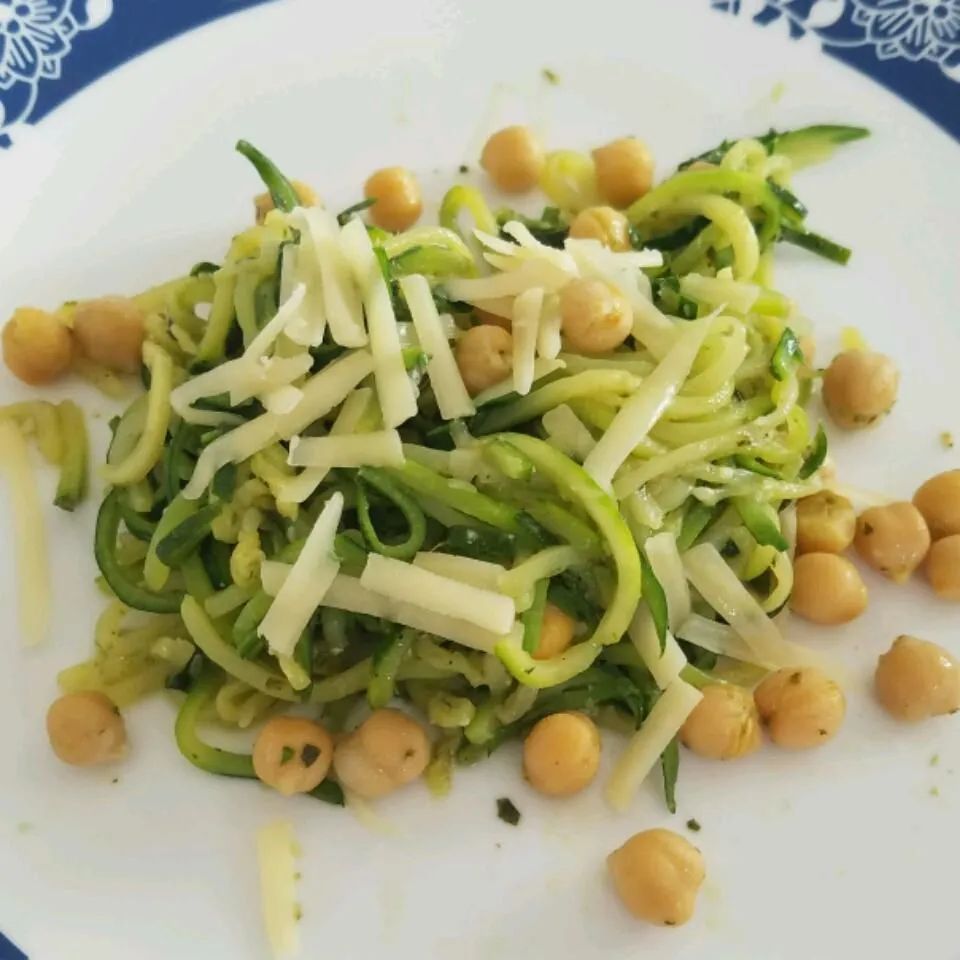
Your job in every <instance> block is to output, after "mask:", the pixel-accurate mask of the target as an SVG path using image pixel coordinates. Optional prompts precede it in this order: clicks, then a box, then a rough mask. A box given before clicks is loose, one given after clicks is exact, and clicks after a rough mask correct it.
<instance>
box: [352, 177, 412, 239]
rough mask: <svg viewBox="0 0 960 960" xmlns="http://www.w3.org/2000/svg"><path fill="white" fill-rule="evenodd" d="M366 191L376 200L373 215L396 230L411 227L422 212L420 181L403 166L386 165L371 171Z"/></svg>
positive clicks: (371, 215) (381, 222) (376, 221)
mask: <svg viewBox="0 0 960 960" xmlns="http://www.w3.org/2000/svg"><path fill="white" fill-rule="evenodd" d="M363 195H364V196H365V197H366V198H367V199H368V200H376V203H375V204H374V205H373V206H372V207H371V208H370V219H371V220H372V221H373V222H374V223H375V224H376V225H377V226H378V227H383V229H384V230H390V231H392V232H394V233H399V232H400V231H401V230H406V229H407V228H408V227H412V226H413V225H414V224H415V223H416V222H417V220H419V219H420V214H421V213H422V212H423V198H422V197H421V195H420V184H419V183H417V178H416V177H415V176H414V175H413V174H412V173H411V172H410V171H409V170H407V169H406V168H404V167H385V168H384V169H383V170H378V171H377V172H376V173H374V174H372V175H371V176H370V177H369V178H368V180H367V182H366V183H365V184H364V185H363Z"/></svg>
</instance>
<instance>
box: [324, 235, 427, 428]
mask: <svg viewBox="0 0 960 960" xmlns="http://www.w3.org/2000/svg"><path fill="white" fill-rule="evenodd" d="M340 243H341V248H342V249H343V252H344V255H345V256H346V258H347V261H348V262H349V264H350V267H351V269H352V270H353V275H354V278H355V279H356V281H357V283H358V285H359V287H360V290H361V294H362V298H363V305H364V309H365V310H366V314H367V330H368V332H369V335H370V350H371V352H372V353H373V370H374V378H375V380H376V383H377V398H378V399H379V401H380V409H381V411H382V413H383V424H384V426H386V427H398V426H400V424H401V423H404V422H405V421H407V420H409V419H410V418H411V417H414V416H416V413H417V398H416V395H415V394H414V391H413V385H412V384H411V383H410V379H409V378H408V377H407V370H406V367H405V366H404V363H403V353H402V351H401V348H400V335H399V332H398V331H397V318H396V315H395V314H394V312H393V305H392V303H391V302H390V291H389V290H388V289H387V284H386V281H385V280H384V278H383V273H382V272H381V270H380V264H379V263H378V261H377V257H376V254H375V253H374V251H373V244H372V243H371V242H370V237H369V235H368V234H367V228H366V226H365V225H364V223H363V221H362V220H360V219H359V218H354V219H353V220H351V221H350V222H349V223H348V224H347V225H346V226H345V227H344V228H343V229H342V230H341V231H340Z"/></svg>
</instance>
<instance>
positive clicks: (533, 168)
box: [480, 126, 546, 193]
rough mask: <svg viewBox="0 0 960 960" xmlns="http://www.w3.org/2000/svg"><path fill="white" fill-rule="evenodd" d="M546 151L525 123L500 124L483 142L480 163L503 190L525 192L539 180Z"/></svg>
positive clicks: (505, 191)
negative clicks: (502, 127) (503, 125)
mask: <svg viewBox="0 0 960 960" xmlns="http://www.w3.org/2000/svg"><path fill="white" fill-rule="evenodd" d="M545 163H546V155H545V154H544V151H543V145H542V144H541V143H540V141H539V140H538V139H537V138H536V136H534V134H533V131H532V130H530V128H529V127H520V126H515V127H504V129H503V130H498V131H497V132H496V133H495V134H493V135H492V136H491V137H490V138H489V139H488V140H487V142H486V143H485V144H484V145H483V151H482V153H481V154H480V166H481V167H483V169H484V170H486V171H487V173H488V174H489V175H490V179H491V180H492V181H493V182H494V184H495V185H496V186H497V188H498V189H500V190H502V191H503V192H504V193H525V192H526V191H527V190H532V189H533V188H534V187H535V186H536V185H537V182H538V181H539V180H540V174H541V173H543V167H544V164H545Z"/></svg>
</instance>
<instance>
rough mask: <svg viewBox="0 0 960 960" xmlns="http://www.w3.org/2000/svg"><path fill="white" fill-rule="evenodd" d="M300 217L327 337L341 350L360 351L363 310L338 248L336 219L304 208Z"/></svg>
mask: <svg viewBox="0 0 960 960" xmlns="http://www.w3.org/2000/svg"><path fill="white" fill-rule="evenodd" d="M301 213H302V219H303V222H304V223H305V224H306V226H307V228H308V230H309V233H310V240H311V243H312V252H313V255H314V256H315V257H316V260H317V266H318V269H319V273H320V279H321V285H322V290H323V304H324V309H325V311H326V315H327V324H328V326H329V328H330V336H331V337H332V338H333V340H334V342H335V343H339V344H340V345H341V346H343V347H362V346H364V345H365V344H366V343H367V331H366V330H365V329H364V325H363V306H362V304H361V302H360V295H359V293H358V291H357V288H356V285H355V283H354V279H353V275H352V274H351V272H350V265H349V264H348V263H347V259H346V257H345V256H344V255H343V250H342V249H341V247H340V243H339V233H340V227H339V226H338V225H337V221H336V218H335V217H334V216H333V214H331V213H330V212H329V211H327V210H324V209H323V208H322V207H308V208H304V209H303V210H302V211H301Z"/></svg>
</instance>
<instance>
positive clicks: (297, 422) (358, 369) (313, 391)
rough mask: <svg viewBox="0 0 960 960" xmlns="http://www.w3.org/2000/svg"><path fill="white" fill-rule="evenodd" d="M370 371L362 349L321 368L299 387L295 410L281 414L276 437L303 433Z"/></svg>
mask: <svg viewBox="0 0 960 960" xmlns="http://www.w3.org/2000/svg"><path fill="white" fill-rule="evenodd" d="M372 370H373V359H372V358H371V356H370V354H369V353H368V352H367V351H366V350H354V351H352V352H350V353H348V354H345V355H344V356H342V357H340V358H339V359H338V360H335V361H334V362H333V363H331V364H330V365H329V366H328V367H324V369H323V370H321V371H320V372H319V373H318V374H316V375H315V376H313V377H311V378H310V379H309V380H308V381H307V382H306V383H305V384H304V385H303V386H302V387H301V390H302V391H303V399H302V400H301V401H300V403H299V404H297V407H296V409H295V410H294V411H293V412H292V413H289V414H287V415H286V416H285V417H282V418H281V420H280V424H279V433H280V436H281V437H282V438H284V439H287V438H288V437H292V436H293V435H294V434H295V433H303V431H304V430H306V428H307V427H309V426H310V424H312V423H314V422H315V421H316V420H319V419H320V418H321V417H325V416H326V415H327V414H328V413H329V412H330V411H331V410H332V409H333V408H334V407H336V406H337V404H339V403H343V401H344V400H345V399H346V397H347V395H348V394H349V393H350V391H351V390H353V388H354V387H356V386H357V385H358V384H359V383H360V381H361V380H363V379H364V378H365V377H367V376H369V375H370V372H371V371H372Z"/></svg>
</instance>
